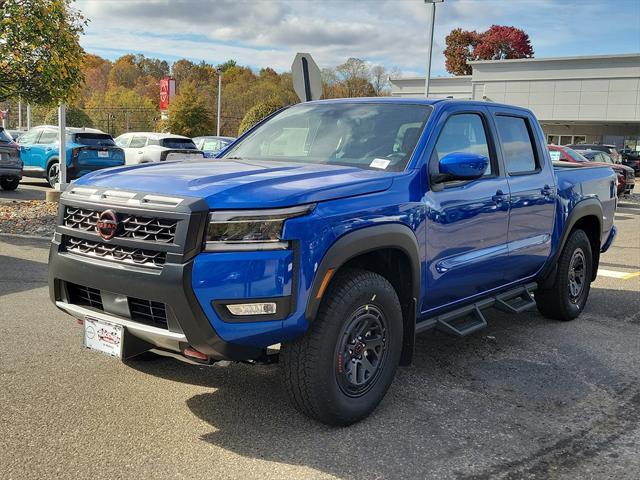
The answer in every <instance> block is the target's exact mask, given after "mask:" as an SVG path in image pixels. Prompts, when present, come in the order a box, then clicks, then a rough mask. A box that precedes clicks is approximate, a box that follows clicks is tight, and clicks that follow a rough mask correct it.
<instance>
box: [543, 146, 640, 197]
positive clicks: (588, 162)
mask: <svg viewBox="0 0 640 480" xmlns="http://www.w3.org/2000/svg"><path fill="white" fill-rule="evenodd" d="M548 148H549V154H550V155H551V159H552V160H554V161H562V162H571V163H579V164H581V165H584V166H593V165H594V164H596V165H599V166H608V167H611V168H612V169H613V171H614V172H616V175H617V177H618V188H617V194H618V196H621V195H630V194H631V193H632V192H633V187H634V186H635V183H636V179H635V175H634V172H633V169H632V168H630V167H627V166H626V165H621V164H619V163H613V160H612V159H611V157H610V156H609V155H608V154H606V153H604V152H601V151H599V150H582V151H581V152H576V151H575V150H573V149H572V148H569V147H559V146H557V145H548Z"/></svg>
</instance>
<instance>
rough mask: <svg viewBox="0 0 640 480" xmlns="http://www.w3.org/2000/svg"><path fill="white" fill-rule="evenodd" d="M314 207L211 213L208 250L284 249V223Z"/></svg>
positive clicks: (206, 240) (285, 244) (285, 246)
mask: <svg viewBox="0 0 640 480" xmlns="http://www.w3.org/2000/svg"><path fill="white" fill-rule="evenodd" d="M313 207H314V205H302V206H299V207H291V208H277V209H265V210H235V211H231V210H228V211H220V212H211V214H210V215H209V225H208V227H207V233H206V238H205V250H207V251H217V252H219V251H232V250H282V249H286V248H288V243H287V242H283V241H282V228H283V226H284V222H285V220H288V219H289V218H293V217H299V216H301V215H305V214H307V213H309V212H310V211H311V210H313Z"/></svg>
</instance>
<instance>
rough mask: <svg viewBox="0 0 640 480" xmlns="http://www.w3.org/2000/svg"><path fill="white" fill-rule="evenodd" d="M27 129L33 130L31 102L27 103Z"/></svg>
mask: <svg viewBox="0 0 640 480" xmlns="http://www.w3.org/2000/svg"><path fill="white" fill-rule="evenodd" d="M27 130H31V104H30V103H27Z"/></svg>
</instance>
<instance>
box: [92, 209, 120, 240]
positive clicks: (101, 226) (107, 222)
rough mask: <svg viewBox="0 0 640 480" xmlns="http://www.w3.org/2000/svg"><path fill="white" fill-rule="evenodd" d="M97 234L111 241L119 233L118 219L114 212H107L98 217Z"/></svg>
mask: <svg viewBox="0 0 640 480" xmlns="http://www.w3.org/2000/svg"><path fill="white" fill-rule="evenodd" d="M96 232H98V235H100V236H101V237H102V238H103V239H105V240H111V239H112V238H113V237H115V236H116V233H118V217H116V213H115V212H114V211H113V210H105V211H104V212H102V213H101V214H100V216H99V217H98V221H97V222H96Z"/></svg>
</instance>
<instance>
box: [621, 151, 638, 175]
mask: <svg viewBox="0 0 640 480" xmlns="http://www.w3.org/2000/svg"><path fill="white" fill-rule="evenodd" d="M620 155H621V156H622V163H623V164H624V165H626V166H627V167H631V168H633V171H634V172H635V174H636V176H638V175H640V151H638V150H631V149H630V148H625V149H623V150H621V151H620Z"/></svg>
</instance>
